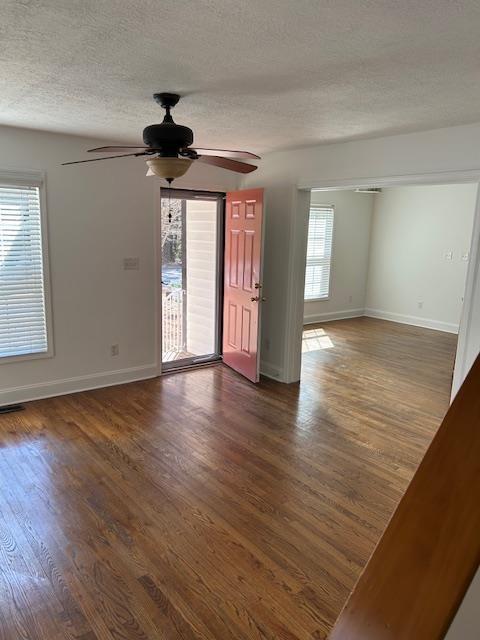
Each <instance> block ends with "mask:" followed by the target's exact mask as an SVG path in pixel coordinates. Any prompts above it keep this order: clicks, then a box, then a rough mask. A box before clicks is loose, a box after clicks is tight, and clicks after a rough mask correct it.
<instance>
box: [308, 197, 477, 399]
mask: <svg viewBox="0 0 480 640" xmlns="http://www.w3.org/2000/svg"><path fill="white" fill-rule="evenodd" d="M477 190H478V185H477V184H445V185H428V186H424V185H417V186H398V187H382V188H375V187H372V188H362V189H349V190H313V191H312V193H311V205H310V218H309V225H308V249H307V261H306V271H305V296H304V298H305V299H304V307H303V310H304V315H303V320H304V331H303V340H302V380H304V381H305V380H306V379H307V378H308V379H309V380H310V381H311V382H312V384H313V383H314V381H315V369H316V367H317V366H318V371H319V370H320V369H319V368H320V367H321V365H322V363H324V362H327V361H330V362H331V361H332V360H333V358H334V357H335V355H334V354H337V352H338V354H340V352H341V356H342V363H341V364H339V366H347V365H351V364H352V362H355V365H356V367H357V371H358V373H359V375H360V373H361V372H362V373H363V374H365V375H366V376H368V375H371V376H372V379H373V378H375V376H377V375H378V373H379V370H381V371H382V375H383V376H385V378H384V379H385V380H388V379H389V376H390V377H392V376H391V375H390V370H391V371H393V370H394V369H396V370H397V372H398V375H399V376H400V378H401V377H402V375H403V376H404V377H405V378H406V377H408V376H410V377H411V379H412V380H413V379H414V378H415V376H416V373H418V384H428V385H429V386H430V387H431V388H432V390H435V389H438V388H441V389H442V393H443V394H444V395H445V399H446V402H447V404H446V406H448V400H449V397H450V391H451V381H452V375H453V368H454V361H455V352H456V345H457V336H458V331H459V325H460V319H461V314H462V305H463V297H464V291H465V282H466V275H467V269H468V263H469V258H470V255H469V252H470V245H471V238H472V227H473V220H474V214H475V206H476V199H477ZM383 357H384V360H383V362H382V364H381V366H380V364H379V363H380V360H381V358H383ZM407 360H410V364H409V365H408V366H407V365H406V362H407ZM368 362H369V363H370V365H371V370H370V371H367V370H366V368H365V367H366V366H367V363H368ZM402 364H403V374H402ZM409 366H411V367H412V371H413V372H414V373H412V371H410V370H409V369H408V367H409ZM375 367H377V369H375ZM378 367H380V369H378ZM318 371H317V373H318ZM337 373H338V372H337ZM412 376H413V377H412ZM412 394H413V392H412ZM391 397H392V398H393V396H391Z"/></svg>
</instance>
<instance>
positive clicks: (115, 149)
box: [87, 145, 153, 153]
mask: <svg viewBox="0 0 480 640" xmlns="http://www.w3.org/2000/svg"><path fill="white" fill-rule="evenodd" d="M132 149H138V150H139V151H140V150H142V151H147V150H148V149H150V147H144V146H142V145H137V146H135V145H132V146H129V145H126V146H115V145H114V146H113V147H95V149H88V150H87V153H92V152H94V153H118V152H119V151H120V152H121V151H126V152H129V151H132ZM152 151H153V149H152Z"/></svg>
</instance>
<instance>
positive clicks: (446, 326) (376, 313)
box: [364, 309, 459, 333]
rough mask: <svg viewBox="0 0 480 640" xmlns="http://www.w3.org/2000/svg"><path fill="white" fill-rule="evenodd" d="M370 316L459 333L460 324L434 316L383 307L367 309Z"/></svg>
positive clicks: (367, 314) (366, 311)
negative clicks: (383, 308)
mask: <svg viewBox="0 0 480 640" xmlns="http://www.w3.org/2000/svg"><path fill="white" fill-rule="evenodd" d="M364 315H366V316H367V317H368V318H378V319H379V320H389V321H391V322H399V323H400V324H411V325H413V326H415V327H423V328H424V329H435V330H436V331H445V332H447V333H458V331H459V325H458V324H453V323H450V322H443V321H441V320H433V319H432V318H421V317H419V316H406V315H403V314H402V313H392V312H391V311H383V310H382V309H365V314H364Z"/></svg>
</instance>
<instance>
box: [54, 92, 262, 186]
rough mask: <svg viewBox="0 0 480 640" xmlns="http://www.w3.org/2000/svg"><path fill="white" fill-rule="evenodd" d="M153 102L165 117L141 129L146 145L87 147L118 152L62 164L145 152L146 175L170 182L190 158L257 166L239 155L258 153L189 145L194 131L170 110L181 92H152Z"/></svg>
mask: <svg viewBox="0 0 480 640" xmlns="http://www.w3.org/2000/svg"><path fill="white" fill-rule="evenodd" d="M153 98H154V100H155V102H157V103H158V104H159V105H160V106H161V107H163V108H164V109H165V112H166V113H165V117H164V118H163V122H162V123H161V124H151V125H150V126H148V127H145V129H144V130H143V142H144V145H145V146H136V145H132V146H129V145H127V146H111V147H97V148H95V149H89V150H88V151H89V153H118V152H125V153H120V154H119V155H112V156H107V157H103V158H92V159H91V160H76V161H74V162H64V163H63V165H69V164H80V163H82V162H98V161H99V160H110V159H112V158H126V157H129V156H136V157H140V156H147V158H148V159H147V165H148V171H147V176H153V175H156V176H159V177H160V178H165V180H167V182H168V183H171V182H172V181H173V180H174V179H175V178H180V177H181V176H183V175H185V173H186V172H187V171H188V169H189V168H190V167H191V165H192V163H193V162H203V163H205V164H211V165H214V166H216V167H222V168H223V169H228V170H229V171H236V172H237V173H250V172H251V171H255V169H256V168H257V167H256V166H255V165H253V164H249V163H247V162H239V160H240V159H256V160H259V159H260V158H259V156H257V155H255V154H254V153H250V152H248V151H230V150H227V149H203V148H200V147H192V146H191V145H192V144H193V131H192V130H191V129H190V128H189V127H185V126H183V125H180V124H176V123H175V122H174V120H173V118H172V116H171V113H170V110H171V109H172V108H173V107H174V106H175V105H176V104H177V103H178V101H179V100H180V96H179V95H177V94H176V93H155V94H154V95H153Z"/></svg>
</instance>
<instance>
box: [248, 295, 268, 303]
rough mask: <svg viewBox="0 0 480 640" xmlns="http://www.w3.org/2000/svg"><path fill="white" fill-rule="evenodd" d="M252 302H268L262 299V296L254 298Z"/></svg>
mask: <svg viewBox="0 0 480 640" xmlns="http://www.w3.org/2000/svg"><path fill="white" fill-rule="evenodd" d="M250 300H251V301H252V302H260V300H261V301H262V302H266V301H267V299H266V298H260V296H252V297H251V298H250Z"/></svg>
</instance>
